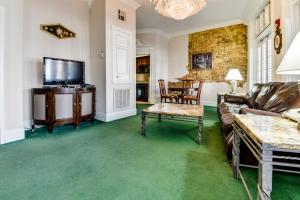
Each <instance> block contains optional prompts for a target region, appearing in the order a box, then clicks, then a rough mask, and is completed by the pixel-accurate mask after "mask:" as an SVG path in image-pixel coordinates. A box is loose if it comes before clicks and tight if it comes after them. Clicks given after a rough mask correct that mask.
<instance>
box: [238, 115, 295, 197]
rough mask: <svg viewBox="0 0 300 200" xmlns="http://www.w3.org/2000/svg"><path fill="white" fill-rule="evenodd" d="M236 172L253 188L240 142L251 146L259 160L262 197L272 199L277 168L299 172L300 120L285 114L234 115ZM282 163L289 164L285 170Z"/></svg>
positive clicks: (260, 195)
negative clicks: (243, 164) (299, 125)
mask: <svg viewBox="0 0 300 200" xmlns="http://www.w3.org/2000/svg"><path fill="white" fill-rule="evenodd" d="M233 126H234V139H233V150H232V154H233V163H232V165H233V176H234V178H236V179H238V178H241V180H242V181H243V183H244V186H245V187H246V190H247V192H248V195H249V198H250V199H253V197H252V195H251V194H250V192H249V189H248V187H247V184H246V182H245V179H244V178H243V175H242V173H241V171H240V142H241V140H243V142H244V143H245V144H246V145H247V147H248V148H249V149H250V150H251V152H252V153H253V155H254V156H255V157H256V159H257V160H258V162H259V166H258V171H259V178H258V185H257V188H258V196H257V199H258V200H270V199H271V192H272V176H273V170H278V171H284V172H295V173H299V170H298V171H296V170H292V169H295V168H300V164H299V160H300V131H299V130H298V129H297V123H296V122H293V121H291V120H288V119H284V118H281V117H270V116H260V115H234V125H233ZM278 167H286V168H288V169H289V170H283V169H282V168H278Z"/></svg>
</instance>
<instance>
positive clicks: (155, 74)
mask: <svg viewBox="0 0 300 200" xmlns="http://www.w3.org/2000/svg"><path fill="white" fill-rule="evenodd" d="M137 40H138V41H139V45H138V47H137V52H138V55H142V54H146V53H147V52H148V54H151V55H150V57H151V71H150V80H151V82H150V103H156V102H158V101H160V99H159V95H160V94H159V85H158V80H159V79H164V80H165V81H166V82H168V79H169V76H168V74H169V73H170V72H169V69H168V66H169V56H168V54H169V52H168V51H169V48H168V45H169V40H168V38H167V37H166V36H165V35H164V34H163V33H161V32H160V31H156V30H152V31H150V32H138V34H137ZM145 52H146V53H145ZM153 57H154V58H153Z"/></svg>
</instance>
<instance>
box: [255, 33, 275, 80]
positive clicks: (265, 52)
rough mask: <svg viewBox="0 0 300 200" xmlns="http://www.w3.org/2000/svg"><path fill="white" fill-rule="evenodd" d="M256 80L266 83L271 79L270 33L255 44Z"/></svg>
mask: <svg viewBox="0 0 300 200" xmlns="http://www.w3.org/2000/svg"><path fill="white" fill-rule="evenodd" d="M256 52H257V82H259V83H268V82H271V81H272V80H273V65H272V53H273V52H272V39H271V35H269V36H267V37H266V38H265V39H263V40H261V42H259V43H258V46H257V51H256Z"/></svg>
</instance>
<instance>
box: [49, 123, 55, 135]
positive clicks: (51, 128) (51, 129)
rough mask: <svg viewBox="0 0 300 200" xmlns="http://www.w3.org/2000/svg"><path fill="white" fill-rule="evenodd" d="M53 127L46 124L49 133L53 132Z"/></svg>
mask: <svg viewBox="0 0 300 200" xmlns="http://www.w3.org/2000/svg"><path fill="white" fill-rule="evenodd" d="M53 129H54V127H53V125H48V132H49V133H50V134H52V133H53Z"/></svg>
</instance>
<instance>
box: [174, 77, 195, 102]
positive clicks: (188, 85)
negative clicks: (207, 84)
mask: <svg viewBox="0 0 300 200" xmlns="http://www.w3.org/2000/svg"><path fill="white" fill-rule="evenodd" d="M176 79H177V80H179V83H181V84H176V85H175V86H170V87H169V91H170V92H174V93H179V95H178V97H179V99H180V100H181V103H183V97H184V96H185V95H187V94H190V93H191V92H193V91H196V90H198V88H194V87H193V83H194V82H195V81H196V80H194V79H187V78H176Z"/></svg>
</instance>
